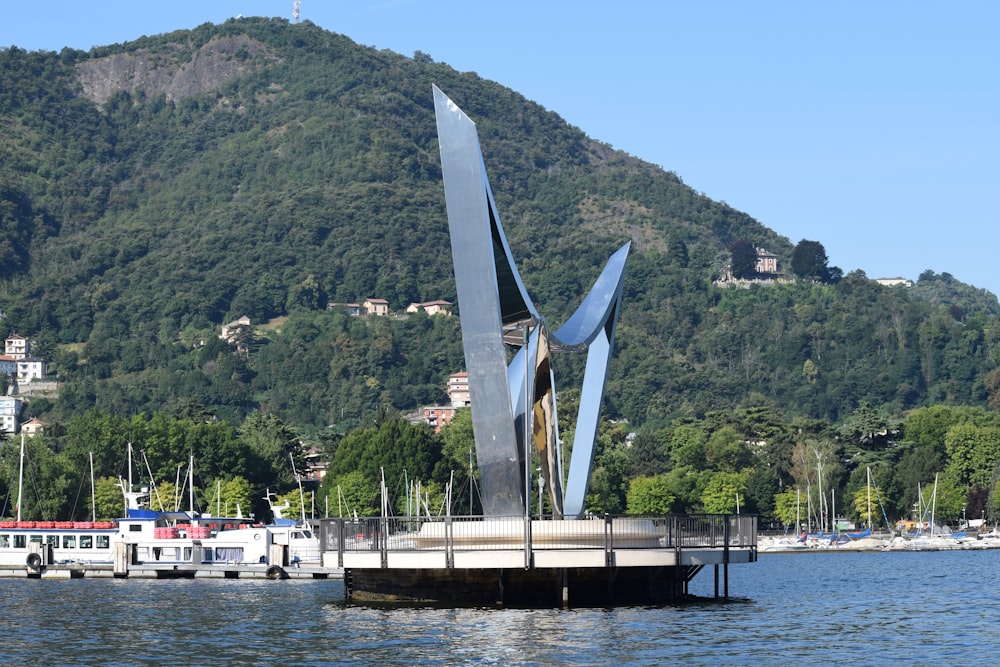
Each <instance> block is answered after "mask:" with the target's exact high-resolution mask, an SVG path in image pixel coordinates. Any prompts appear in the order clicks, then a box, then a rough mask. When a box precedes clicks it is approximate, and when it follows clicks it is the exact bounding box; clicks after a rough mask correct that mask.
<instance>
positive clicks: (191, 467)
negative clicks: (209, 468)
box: [188, 454, 194, 516]
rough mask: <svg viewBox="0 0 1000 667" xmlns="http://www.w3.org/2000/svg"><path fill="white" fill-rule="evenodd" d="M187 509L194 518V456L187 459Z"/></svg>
mask: <svg viewBox="0 0 1000 667" xmlns="http://www.w3.org/2000/svg"><path fill="white" fill-rule="evenodd" d="M188 507H189V508H190V512H191V516H194V454H192V455H191V456H190V458H189V459H188Z"/></svg>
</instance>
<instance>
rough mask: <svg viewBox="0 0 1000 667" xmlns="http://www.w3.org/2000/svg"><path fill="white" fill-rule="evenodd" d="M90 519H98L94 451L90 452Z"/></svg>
mask: <svg viewBox="0 0 1000 667" xmlns="http://www.w3.org/2000/svg"><path fill="white" fill-rule="evenodd" d="M90 520H91V521H97V492H96V490H95V489H94V452H90Z"/></svg>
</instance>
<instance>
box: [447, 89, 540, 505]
mask: <svg viewBox="0 0 1000 667" xmlns="http://www.w3.org/2000/svg"><path fill="white" fill-rule="evenodd" d="M434 111H435V114H436V116H437V129H438V141H439V143H440V149H441V170H442V173H443V175H444V193H445V201H446V203H447V209H448V230H449V234H450V235H451V252H452V258H453V261H454V265H455V283H456V285H455V286H456V289H457V291H458V304H459V314H460V315H461V318H462V345H463V346H464V348H465V365H466V372H467V373H468V377H469V398H470V401H471V403H472V405H473V406H474V408H473V422H472V430H473V435H474V436H475V439H476V462H477V464H478V466H479V474H480V488H481V489H482V498H483V514H486V515H503V514H506V515H512V514H513V515H516V514H522V513H523V508H524V497H523V496H522V485H523V483H522V481H521V477H522V473H521V466H520V464H519V462H520V461H521V460H522V458H521V453H520V451H519V449H518V444H517V442H518V438H517V437H516V436H515V432H514V420H513V419H512V417H511V416H512V415H513V409H512V407H511V397H510V391H509V390H508V388H507V354H506V349H505V348H504V343H503V328H502V325H503V310H504V308H503V307H504V306H506V307H507V308H508V309H510V310H514V311H516V310H520V311H522V312H524V311H526V310H528V308H527V304H525V303H524V302H523V301H522V302H521V303H518V300H517V297H518V296H520V293H519V292H518V291H516V290H511V289H509V288H507V289H503V290H501V287H500V285H499V283H498V280H497V272H498V266H497V262H496V261H495V260H494V248H493V244H494V242H495V237H494V232H495V231H497V228H498V227H499V224H500V223H499V216H498V215H497V213H496V206H495V205H494V204H493V193H492V192H490V186H489V182H488V181H487V179H486V167H485V166H484V165H483V158H482V153H481V152H480V149H479V137H478V135H477V133H476V126H475V124H474V123H473V122H472V121H471V120H470V119H469V117H468V116H466V115H465V113H464V112H463V111H462V110H461V109H459V108H458V107H457V106H456V105H455V103H454V102H452V101H451V100H450V99H448V97H447V96H445V94H444V93H442V92H441V90H440V89H438V88H437V87H436V86H435V87H434ZM501 270H503V271H504V272H505V273H511V272H512V273H514V274H515V276H516V271H514V270H513V263H512V262H511V263H509V264H508V266H506V267H502V268H501ZM504 285H505V286H506V285H509V280H505V281H504ZM501 292H502V294H501ZM501 295H502V296H503V298H502V299H501Z"/></svg>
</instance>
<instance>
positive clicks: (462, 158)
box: [434, 86, 630, 518]
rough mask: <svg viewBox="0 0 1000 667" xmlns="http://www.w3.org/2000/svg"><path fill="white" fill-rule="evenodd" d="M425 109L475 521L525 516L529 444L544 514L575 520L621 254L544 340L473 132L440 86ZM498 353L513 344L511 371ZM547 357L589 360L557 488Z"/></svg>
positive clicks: (620, 277) (616, 304)
mask: <svg viewBox="0 0 1000 667" xmlns="http://www.w3.org/2000/svg"><path fill="white" fill-rule="evenodd" d="M434 110H435V115H436V117H437V130H438V141H439V143H440V150H441V167H442V173H443V176H444V190H445V200H446V203H447V209H448V228H449V233H450V235H451V248H452V257H453V260H454V264H455V283H456V288H457V291H458V306H459V311H460V315H461V318H462V344H463V346H464V348H465V364H466V371H467V372H468V377H469V394H470V399H471V403H472V424H473V435H474V437H475V440H476V459H477V463H478V466H479V473H480V487H481V490H482V496H483V513H484V514H486V515H491V516H501V515H518V514H530V509H529V508H530V500H529V499H530V496H531V491H532V489H531V488H530V485H531V459H532V456H531V451H530V446H531V445H532V444H534V446H535V448H536V450H537V452H538V457H539V461H540V462H541V465H542V467H543V470H544V471H545V475H547V476H548V477H547V480H548V485H547V486H548V497H549V502H550V505H551V507H552V512H553V515H554V516H556V517H557V518H558V517H579V516H581V515H582V514H583V512H584V498H585V496H586V493H587V484H588V482H589V478H590V468H591V465H592V464H593V456H594V442H595V440H596V437H597V425H598V419H599V417H600V411H601V401H602V399H603V397H604V385H605V381H606V378H607V372H608V364H609V362H610V359H611V349H612V347H613V344H614V337H615V326H616V323H617V321H618V314H619V311H620V309H621V299H622V284H623V281H624V276H625V262H626V259H627V258H628V251H629V245H630V244H628V243H626V244H625V245H624V246H622V247H621V248H619V249H618V250H617V251H616V252H615V253H614V254H613V255H612V256H611V258H610V259H609V260H608V262H607V264H606V265H605V267H604V269H603V271H602V272H601V275H600V276H599V277H598V279H597V281H596V282H595V283H594V286H593V287H592V288H591V290H590V292H589V293H588V294H587V296H586V297H585V298H584V300H583V303H582V304H581V305H580V307H579V308H577V310H576V311H575V312H574V313H573V315H572V316H570V318H569V319H568V320H567V321H566V323H565V324H563V325H562V326H561V327H560V328H559V329H558V330H557V331H555V332H549V331H548V328H547V327H546V323H545V320H544V319H543V318H542V317H541V315H539V314H538V312H537V310H536V309H535V306H534V304H533V303H532V301H531V298H530V297H529V295H528V292H527V290H526V289H525V287H524V283H523V282H522V281H521V276H520V275H519V274H518V272H517V267H516V266H515V264H514V259H513V256H512V254H511V251H510V247H509V246H508V244H507V238H506V236H505V235H504V231H503V227H502V226H501V224H500V216H499V214H498V213H497V209H496V204H495V203H494V200H493V192H492V190H491V189H490V184H489V180H488V179H487V176H486V167H485V165H484V163H483V157H482V152H481V150H480V147H479V137H478V134H477V132H476V126H475V123H473V122H472V120H470V119H469V117H468V116H466V115H465V113H464V112H463V111H462V110H461V109H459V108H458V106H457V105H455V103H454V102H452V101H451V100H450V99H449V98H448V97H447V96H446V95H445V94H444V93H443V92H441V90H440V89H439V88H438V87H437V86H434ZM507 344H511V345H520V350H519V351H518V352H517V354H516V355H515V356H514V358H513V359H512V360H511V362H510V364H509V366H508V364H507V350H506V347H505V345H507ZM553 349H557V350H577V351H581V352H586V354H587V362H586V371H585V374H584V381H583V387H582V392H581V397H580V410H579V415H578V417H577V423H576V430H575V434H574V439H573V456H572V460H571V461H570V467H569V475H568V479H567V480H566V482H565V485H564V484H563V472H562V471H563V462H562V454H561V451H560V447H559V444H560V440H559V434H558V428H557V420H556V391H555V381H554V373H553V370H552V364H551V351H552V350H553ZM564 489H565V491H564Z"/></svg>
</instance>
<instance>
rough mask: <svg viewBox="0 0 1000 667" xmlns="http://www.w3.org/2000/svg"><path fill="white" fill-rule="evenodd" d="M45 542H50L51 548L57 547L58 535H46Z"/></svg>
mask: <svg viewBox="0 0 1000 667" xmlns="http://www.w3.org/2000/svg"><path fill="white" fill-rule="evenodd" d="M45 543H46V544H51V545H52V548H53V549H58V548H59V536H58V535H46V536H45Z"/></svg>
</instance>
